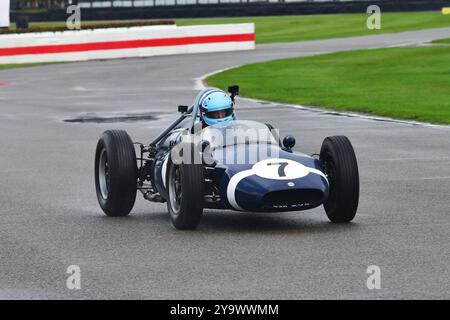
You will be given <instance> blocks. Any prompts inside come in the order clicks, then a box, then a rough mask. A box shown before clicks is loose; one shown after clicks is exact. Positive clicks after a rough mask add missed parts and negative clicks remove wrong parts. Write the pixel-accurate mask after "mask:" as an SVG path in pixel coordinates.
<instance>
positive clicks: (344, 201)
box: [95, 86, 359, 229]
mask: <svg viewBox="0 0 450 320" xmlns="http://www.w3.org/2000/svg"><path fill="white" fill-rule="evenodd" d="M217 91H218V90H217V89H211V88H207V89H204V90H202V91H201V92H200V93H199V95H198V96H197V99H196V101H195V102H194V104H193V106H192V107H190V108H188V107H187V106H179V107H178V110H179V112H181V116H180V117H179V118H178V119H177V120H176V121H175V122H174V123H173V124H172V125H171V126H169V127H168V128H167V129H166V130H164V132H162V133H161V134H160V135H159V136H158V137H157V138H156V139H155V140H154V141H152V142H151V143H150V144H148V145H144V144H140V143H133V142H132V140H131V138H130V137H129V135H128V134H127V133H126V132H125V131H123V130H108V131H105V132H104V133H103V135H102V136H101V138H100V140H99V141H98V144H97V149H96V154H95V185H96V191H97V198H98V201H99V204H100V206H101V208H102V209H103V211H104V212H105V214H106V215H108V216H126V215H128V214H129V213H130V211H131V209H132V208H133V206H134V203H135V199H136V193H137V190H139V191H140V192H141V193H142V194H143V196H144V198H145V199H147V200H149V201H152V202H166V203H167V208H168V211H169V214H170V217H171V220H172V223H173V225H174V226H175V227H176V228H177V229H195V228H196V227H197V226H198V224H199V222H200V219H201V216H202V213H203V209H204V208H210V209H222V210H223V209H231V210H237V211H251V212H281V211H299V210H306V209H311V208H315V207H317V206H319V205H322V204H323V205H324V208H325V211H326V214H327V216H328V218H329V219H330V221H331V222H349V221H351V220H352V219H353V218H354V216H355V214H356V210H357V207H358V200H359V176H358V165H357V161H356V157H355V153H354V150H353V147H352V145H351V143H350V141H349V139H348V138H346V137H345V136H333V137H327V138H325V140H324V141H323V143H322V148H321V150H320V155H319V158H317V157H314V156H308V155H306V154H303V153H299V152H294V151H293V150H292V148H293V146H294V145H295V138H294V137H293V136H290V135H288V136H286V137H285V138H284V139H283V140H282V142H281V141H280V138H279V135H278V132H277V130H274V128H273V127H272V126H271V125H270V124H261V123H258V122H254V121H242V120H236V119H235V118H234V114H233V117H232V121H228V122H226V123H225V122H218V123H217V124H214V125H209V126H205V125H202V122H201V121H199V117H200V116H199V115H200V113H201V112H200V110H199V108H201V106H202V103H203V102H202V101H204V100H205V97H206V96H207V95H208V94H210V93H211V92H216V93H217ZM238 91H239V87H238V86H231V87H230V88H229V92H230V96H229V99H231V101H232V106H234V98H235V96H236V95H237V94H238ZM222 98H223V97H222ZM225 98H228V95H227V97H225ZM208 99H210V98H208ZM222 100H223V99H222ZM203 105H206V103H204V104H203ZM226 116H229V114H226ZM136 146H137V147H138V149H139V150H138V154H139V156H138V157H137V156H136V149H135V147H136Z"/></svg>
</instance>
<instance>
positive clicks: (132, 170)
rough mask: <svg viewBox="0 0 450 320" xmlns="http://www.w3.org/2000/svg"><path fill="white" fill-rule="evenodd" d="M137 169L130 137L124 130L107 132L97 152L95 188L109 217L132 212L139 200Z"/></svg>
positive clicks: (98, 144)
mask: <svg viewBox="0 0 450 320" xmlns="http://www.w3.org/2000/svg"><path fill="white" fill-rule="evenodd" d="M137 177H138V170H137V164H136V153H135V150H134V146H133V142H132V141H131V138H130V136H129V135H128V134H127V133H126V132H125V131H123V130H108V131H105V132H104V133H103V134H102V136H101V138H100V140H99V141H98V143H97V149H96V152H95V189H96V191H97V199H98V202H99V204H100V207H101V208H102V210H103V212H104V213H105V214H106V215H107V216H111V217H122V216H126V215H128V214H129V213H130V211H131V209H133V206H134V202H135V201H136V191H137Z"/></svg>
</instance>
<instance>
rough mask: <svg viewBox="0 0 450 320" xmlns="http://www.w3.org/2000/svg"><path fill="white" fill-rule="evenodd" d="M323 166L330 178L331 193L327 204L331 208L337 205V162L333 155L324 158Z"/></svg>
mask: <svg viewBox="0 0 450 320" xmlns="http://www.w3.org/2000/svg"><path fill="white" fill-rule="evenodd" d="M322 167H323V171H324V173H325V175H326V176H327V179H328V183H329V186H330V187H329V194H328V199H327V201H326V202H327V205H328V206H329V207H331V208H334V207H335V205H336V196H337V194H336V190H335V189H336V187H335V185H336V167H335V164H334V162H333V160H332V159H331V157H329V156H327V157H325V159H324V160H323V163H322Z"/></svg>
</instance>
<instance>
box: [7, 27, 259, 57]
mask: <svg viewBox="0 0 450 320" xmlns="http://www.w3.org/2000/svg"><path fill="white" fill-rule="evenodd" d="M254 32H255V31H254V24H253V23H242V24H226V25H205V26H189V27H177V26H144V27H131V28H115V29H95V30H79V31H64V32H43V33H24V34H7V35H0V64H6V63H33V62H55V61H83V60H94V59H113V58H127V57H148V56H154V55H170V54H189V53H200V52H215V51H238V50H252V49H254V48H255V42H254Z"/></svg>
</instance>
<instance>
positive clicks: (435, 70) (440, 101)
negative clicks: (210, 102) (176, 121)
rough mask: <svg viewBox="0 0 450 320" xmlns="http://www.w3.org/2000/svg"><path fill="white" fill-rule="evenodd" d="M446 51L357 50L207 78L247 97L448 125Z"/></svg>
mask: <svg viewBox="0 0 450 320" xmlns="http://www.w3.org/2000/svg"><path fill="white" fill-rule="evenodd" d="M449 61H450V48H448V47H447V46H427V47H402V48H388V49H373V50H359V51H351V52H341V53H333V54H326V55H320V56H315V57H307V58H295V59H287V60H276V61H270V62H264V63H257V64H250V65H246V66H242V67H239V68H235V69H231V70H228V71H224V72H222V73H219V74H216V75H213V76H211V77H209V78H208V79H207V82H208V84H210V85H212V86H216V87H220V88H224V89H225V88H226V87H227V86H228V85H229V84H232V83H237V84H239V85H240V86H241V94H242V95H243V96H247V97H251V98H259V99H264V100H270V101H278V102H285V103H292V104H304V105H311V106H320V107H324V108H330V109H334V110H340V111H344V110H345V111H356V112H363V113H370V114H375V115H380V116H387V117H393V118H399V119H408V120H419V121H426V122H432V123H441V124H450V64H449V63H448V62H449Z"/></svg>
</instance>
